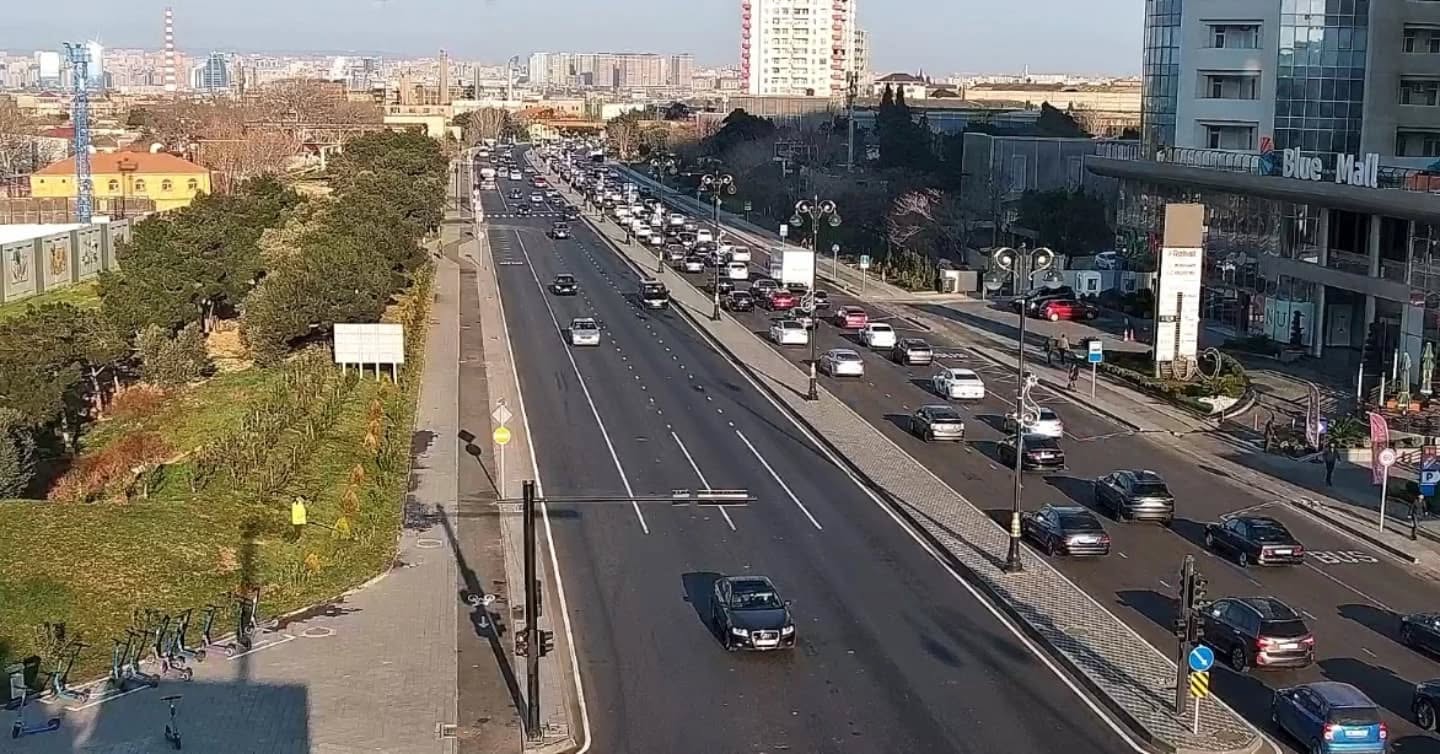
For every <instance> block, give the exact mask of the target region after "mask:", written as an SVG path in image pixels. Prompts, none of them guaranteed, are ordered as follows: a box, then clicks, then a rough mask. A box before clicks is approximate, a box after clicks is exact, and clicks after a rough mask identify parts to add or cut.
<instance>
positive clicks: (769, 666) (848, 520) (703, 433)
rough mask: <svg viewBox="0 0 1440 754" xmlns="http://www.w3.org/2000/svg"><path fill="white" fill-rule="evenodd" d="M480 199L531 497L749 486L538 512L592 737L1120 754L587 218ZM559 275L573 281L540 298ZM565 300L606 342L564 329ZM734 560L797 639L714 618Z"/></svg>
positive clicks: (756, 745) (670, 745)
mask: <svg viewBox="0 0 1440 754" xmlns="http://www.w3.org/2000/svg"><path fill="white" fill-rule="evenodd" d="M511 185H517V184H513V183H509V184H507V182H502V183H501V189H502V190H508V189H509V187H510V186H511ZM526 193H527V195H528V193H529V191H528V189H527V190H526ZM482 201H483V202H484V209H485V212H486V214H487V216H488V217H489V220H488V222H487V225H486V229H485V233H486V237H487V240H488V242H489V244H490V246H491V251H492V256H493V258H494V259H495V262H496V265H497V272H498V275H499V279H500V286H501V293H502V298H503V303H504V307H505V315H506V319H507V321H508V324H509V336H510V338H511V341H512V344H513V348H514V351H515V356H516V361H517V367H518V370H519V373H520V381H521V386H522V389H523V393H524V402H525V408H526V410H527V412H528V421H529V425H530V428H531V431H532V433H533V435H532V436H533V440H534V442H535V452H536V456H537V460H538V464H539V469H540V475H541V477H542V482H543V484H544V491H545V492H546V493H547V494H550V495H585V494H597V495H654V494H665V493H668V492H670V491H671V490H673V489H677V488H700V487H713V488H744V489H747V490H749V491H750V492H751V493H752V494H753V495H754V496H755V497H756V498H757V502H756V503H755V504H753V505H751V506H749V507H746V508H740V509H733V510H728V511H721V510H718V509H700V508H671V507H669V506H664V507H656V506H647V507H641V506H629V505H605V506H588V507H587V506H584V505H574V506H570V507H568V508H565V507H557V506H552V507H551V508H550V512H549V513H550V517H551V523H552V526H553V529H554V537H555V546H556V549H557V552H558V556H559V562H560V565H561V568H562V572H563V578H564V580H565V587H566V592H567V595H569V597H570V605H571V612H572V620H573V622H574V625H575V627H576V646H577V649H578V652H579V656H580V672H581V673H582V677H583V679H584V684H585V689H586V699H587V701H588V704H589V713H590V719H591V721H592V735H593V743H592V748H591V750H592V751H604V752H607V753H609V752H615V753H619V752H674V751H714V752H747V751H748V752H764V751H787V750H788V751H807V752H841V751H844V752H857V751H874V752H887V753H888V752H896V751H914V752H920V751H937V752H938V751H955V752H966V751H974V752H995V751H1005V752H1017V753H1021V752H1059V751H1065V752H1073V753H1077V754H1078V753H1080V752H1096V753H1097V754H1098V753H1100V752H1105V753H1113V752H1123V751H1129V750H1131V747H1130V744H1129V743H1128V742H1127V741H1126V740H1125V739H1123V738H1122V737H1121V736H1120V735H1118V734H1117V733H1116V732H1115V731H1114V730H1113V729H1112V727H1111V726H1110V725H1109V724H1108V723H1107V722H1106V721H1104V720H1102V719H1100V718H1098V717H1096V716H1095V715H1094V713H1092V712H1091V711H1090V709H1089V708H1088V707H1087V706H1086V705H1085V704H1083V703H1082V702H1081V700H1079V699H1077V698H1075V697H1074V696H1073V695H1072V694H1071V692H1070V691H1069V690H1068V689H1067V687H1066V686H1065V684H1063V683H1062V682H1061V680H1060V679H1059V678H1057V677H1056V676H1055V675H1054V674H1052V673H1051V671H1049V670H1048V669H1047V668H1046V666H1045V665H1044V664H1042V662H1040V661H1039V660H1038V659H1037V658H1036V656H1035V655H1034V654H1032V652H1031V651H1030V650H1029V649H1028V648H1027V647H1026V646H1025V644H1024V643H1023V642H1022V641H1021V640H1020V639H1018V638H1017V636H1016V635H1015V634H1014V633H1012V632H1011V631H1010V630H1009V629H1008V628H1007V627H1006V626H1005V625H1003V624H1002V623H1001V622H1000V621H999V620H998V619H997V618H995V617H994V616H993V615H992V614H991V612H990V611H989V610H988V609H987V608H986V607H985V606H984V605H982V604H981V603H979V602H977V601H976V600H975V599H974V598H973V597H972V596H971V594H970V592H968V591H967V590H966V589H965V588H964V587H963V585H961V584H959V583H957V582H956V581H955V580H954V579H953V578H952V577H951V576H950V575H949V573H948V572H947V571H946V570H945V569H943V568H942V567H941V566H940V565H939V564H938V563H936V562H935V561H934V560H932V559H931V558H930V557H929V556H928V555H927V554H926V553H925V552H924V551H923V550H922V549H921V548H920V547H919V546H918V545H917V544H916V543H915V542H914V541H913V540H912V539H911V538H910V536H909V535H908V534H907V533H906V531H905V530H904V529H902V528H901V527H900V526H899V525H898V524H897V523H895V521H894V520H893V519H892V518H891V517H890V515H889V514H888V513H887V512H886V511H885V510H883V509H882V508H881V507H879V506H878V505H877V504H876V503H875V502H874V501H873V500H872V499H871V498H870V497H868V496H867V495H866V494H865V493H864V492H863V491H862V490H860V489H859V488H858V487H857V486H855V484H854V483H852V482H851V481H850V478H849V477H848V476H847V475H846V474H845V473H844V472H843V471H842V470H840V469H838V468H836V467H835V466H834V465H833V464H832V462H831V461H830V460H829V459H827V457H826V456H825V455H824V453H823V452H822V451H820V450H819V449H818V448H817V447H815V446H814V445H813V444H812V443H810V442H809V441H808V440H806V439H805V437H804V435H803V433H802V432H801V431H800V430H799V429H798V428H797V427H796V426H795V425H793V424H792V423H791V421H790V420H789V419H788V418H786V416H784V415H783V414H781V413H780V411H778V410H777V409H776V408H774V407H773V406H772V405H771V404H770V403H769V402H768V401H767V399H766V398H765V397H763V396H762V395H761V394H760V393H759V392H758V391H757V390H755V389H754V388H753V387H751V386H750V385H749V384H747V383H746V382H745V380H744V379H743V378H742V377H741V375H740V374H739V372H738V371H737V370H736V369H735V368H734V367H732V366H731V365H730V364H728V363H726V362H725V360H724V359H723V358H722V357H721V356H720V355H719V354H717V353H716V352H715V351H713V350H712V349H710V348H709V347H708V346H706V345H705V344H704V343H703V342H702V341H701V340H700V339H699V338H698V336H697V335H696V334H695V333H694V332H693V330H691V329H690V327H689V326H688V325H687V324H685V323H684V322H683V321H682V320H681V319H680V318H679V317H678V315H677V314H675V313H673V312H660V313H654V312H643V311H640V310H639V309H637V307H636V302H635V301H634V294H635V292H636V289H637V277H636V276H635V275H634V274H633V273H632V272H631V271H630V270H629V269H628V268H627V267H626V266H625V265H624V264H623V263H622V262H621V261H620V260H619V258H618V257H617V256H615V255H614V254H613V253H612V252H610V251H609V250H608V249H606V248H605V247H604V246H602V245H601V243H600V242H599V240H598V239H597V238H596V237H595V236H594V234H593V233H592V232H591V231H589V230H588V229H586V228H584V227H581V226H578V225H577V227H576V228H575V231H576V233H575V236H576V237H575V238H573V239H569V240H559V241H555V240H552V239H550V238H548V237H547V236H546V232H545V231H546V230H547V229H548V228H549V227H550V224H551V222H552V221H553V220H554V219H555V218H554V217H550V216H547V215H548V214H549V212H547V210H546V209H541V210H540V211H539V212H537V214H536V215H535V216H532V217H528V218H526V217H513V216H512V212H511V208H510V207H509V206H508V199H505V198H504V197H503V196H502V195H501V194H499V193H496V192H486V193H485V194H484V196H483V199H482ZM562 272H563V273H570V274H573V275H574V276H575V277H576V279H577V280H578V281H579V283H580V290H581V293H580V295H578V296H574V297H556V296H553V295H551V294H549V293H548V292H547V290H546V287H547V286H548V284H549V282H550V280H551V278H552V277H553V276H554V275H556V274H558V273H562ZM669 277H671V278H672V279H673V278H674V277H675V276H673V275H671V276H669ZM672 282H673V280H672ZM577 316H591V317H595V318H596V319H597V320H599V321H600V322H601V323H602V327H603V338H602V344H601V345H600V346H599V347H591V348H572V347H570V346H569V345H568V344H567V342H566V340H565V338H564V333H563V332H562V331H563V328H564V327H565V325H566V323H568V321H569V320H570V319H571V318H572V317H577ZM744 573H755V574H765V575H768V576H770V577H771V578H773V579H774V581H775V582H776V584H777V585H778V587H779V589H780V590H781V591H782V592H783V596H784V597H786V598H788V599H790V600H791V601H792V604H791V606H790V609H791V611H792V612H793V614H794V616H795V621H796V624H797V626H798V632H799V646H798V647H797V649H796V650H794V651H793V652H786V653H777V654H768V655H746V654H739V653H737V654H731V653H727V652H726V651H725V650H724V649H723V648H722V647H721V646H720V644H719V642H718V640H717V638H716V637H715V636H714V635H712V634H711V632H710V629H709V627H708V626H707V623H708V618H709V615H708V610H709V608H708V595H709V590H710V586H711V583H712V582H713V581H714V579H715V578H716V577H717V575H719V574H744Z"/></svg>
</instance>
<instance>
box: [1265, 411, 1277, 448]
mask: <svg viewBox="0 0 1440 754" xmlns="http://www.w3.org/2000/svg"><path fill="white" fill-rule="evenodd" d="M1274 443H1275V416H1274V415H1273V414H1272V415H1271V416H1270V418H1269V419H1266V420H1265V452H1266V453H1269V452H1270V446H1271V445H1273V444H1274Z"/></svg>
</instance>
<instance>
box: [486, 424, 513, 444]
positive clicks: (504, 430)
mask: <svg viewBox="0 0 1440 754" xmlns="http://www.w3.org/2000/svg"><path fill="white" fill-rule="evenodd" d="M490 439H492V440H494V441H495V444H496V445H504V444H506V443H508V442H510V428H509V427H496V428H495V431H494V432H492V433H490Z"/></svg>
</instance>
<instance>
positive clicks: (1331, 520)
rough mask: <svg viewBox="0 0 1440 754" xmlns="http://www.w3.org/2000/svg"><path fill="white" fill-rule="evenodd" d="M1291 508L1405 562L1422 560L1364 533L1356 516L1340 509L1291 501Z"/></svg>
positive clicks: (1320, 504) (1321, 504)
mask: <svg viewBox="0 0 1440 754" xmlns="http://www.w3.org/2000/svg"><path fill="white" fill-rule="evenodd" d="M1290 507H1291V508H1294V509H1296V510H1300V511H1304V512H1305V513H1307V514H1309V515H1310V516H1313V517H1315V518H1318V519H1320V520H1321V521H1324V522H1325V523H1327V524H1329V525H1331V526H1333V527H1335V528H1337V529H1341V530H1343V531H1344V532H1345V533H1347V534H1349V535H1350V536H1352V537H1355V538H1356V539H1360V540H1363V541H1365V542H1368V543H1369V544H1371V545H1373V546H1375V547H1378V548H1380V549H1381V550H1384V551H1385V552H1387V553H1389V554H1390V555H1393V556H1394V557H1397V558H1400V559H1401V560H1404V561H1406V562H1408V563H1418V562H1420V559H1419V558H1417V557H1415V556H1414V555H1411V554H1410V553H1408V552H1405V551H1404V550H1401V549H1400V548H1398V547H1393V546H1391V545H1389V544H1386V543H1385V542H1383V541H1381V539H1380V538H1379V537H1376V536H1374V535H1371V534H1368V533H1366V532H1364V531H1362V530H1361V529H1360V526H1359V525H1358V523H1359V522H1358V520H1357V519H1356V517H1355V516H1354V515H1352V514H1350V513H1346V512H1344V511H1341V510H1339V509H1335V508H1331V507H1330V506H1327V505H1325V504H1323V503H1302V502H1295V501H1291V502H1290Z"/></svg>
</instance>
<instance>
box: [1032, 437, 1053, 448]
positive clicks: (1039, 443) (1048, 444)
mask: <svg viewBox="0 0 1440 754" xmlns="http://www.w3.org/2000/svg"><path fill="white" fill-rule="evenodd" d="M1025 447H1027V448H1030V449H1031V450H1059V449H1060V443H1058V442H1055V440H1054V439H1053V438H1050V437H1026V438H1025Z"/></svg>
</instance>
